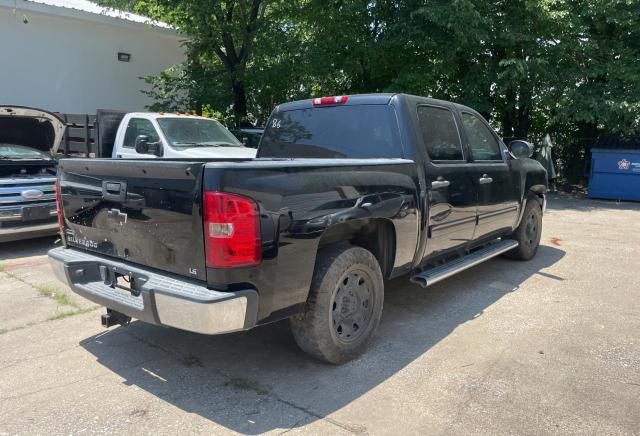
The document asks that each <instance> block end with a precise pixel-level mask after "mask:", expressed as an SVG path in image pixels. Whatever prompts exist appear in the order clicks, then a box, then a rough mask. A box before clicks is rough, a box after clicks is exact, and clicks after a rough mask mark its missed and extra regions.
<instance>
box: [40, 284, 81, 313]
mask: <svg viewBox="0 0 640 436" xmlns="http://www.w3.org/2000/svg"><path fill="white" fill-rule="evenodd" d="M36 290H37V291H38V293H39V294H40V295H42V296H43V297H47V298H51V299H52V300H54V301H55V302H56V303H58V304H59V305H60V306H70V307H74V308H76V309H79V308H80V306H78V303H76V302H75V301H73V299H71V297H70V296H69V295H67V294H65V293H64V292H61V291H59V290H58V289H56V288H53V287H51V286H38V287H37V288H36Z"/></svg>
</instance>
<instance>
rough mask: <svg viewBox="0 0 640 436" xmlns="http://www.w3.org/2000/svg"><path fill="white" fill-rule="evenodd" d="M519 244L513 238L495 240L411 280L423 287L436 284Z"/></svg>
mask: <svg viewBox="0 0 640 436" xmlns="http://www.w3.org/2000/svg"><path fill="white" fill-rule="evenodd" d="M517 246H518V243H517V242H516V241H513V240H511V239H506V240H502V241H500V242H495V243H493V244H491V245H489V246H488V247H485V248H481V249H480V250H478V251H474V252H473V253H471V254H467V255H466V256H464V257H461V258H459V259H455V260H452V261H450V262H447V263H445V264H443V265H439V266H436V267H434V268H431V269H428V270H426V271H423V272H421V273H420V274H416V275H415V276H413V277H411V281H412V282H413V283H417V284H419V285H420V286H422V287H423V288H426V287H427V286H431V285H434V284H436V283H438V282H439V281H440V280H444V279H446V278H447V277H451V276H452V275H454V274H456V273H459V272H460V271H464V270H465V269H469V268H471V267H472V266H476V265H477V264H479V263H482V262H484V261H485V260H488V259H491V258H492V257H496V256H498V255H500V254H502V253H504V252H506V251H509V250H512V249H514V248H516V247H517Z"/></svg>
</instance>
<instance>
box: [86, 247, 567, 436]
mask: <svg viewBox="0 0 640 436" xmlns="http://www.w3.org/2000/svg"><path fill="white" fill-rule="evenodd" d="M563 256H564V251H562V250H560V249H557V248H553V247H549V246H541V247H540V250H539V252H538V255H537V256H536V257H535V258H534V259H533V260H532V261H529V262H523V263H521V262H515V261H509V260H506V259H502V258H499V259H494V260H491V261H489V262H487V263H485V264H483V265H479V266H477V267H475V268H473V269H471V270H469V271H466V272H463V273H461V274H458V275H457V276H455V277H452V278H451V279H448V280H446V281H444V282H441V283H439V284H438V285H436V286H434V287H432V288H430V289H429V290H423V289H422V288H420V287H418V286H416V285H412V284H410V283H408V280H407V279H406V278H400V279H396V280H394V281H391V282H389V283H387V287H386V289H387V293H386V297H385V310H384V315H383V322H382V323H381V325H380V328H379V330H378V334H377V337H376V338H375V339H374V341H373V342H372V344H371V346H370V349H369V350H368V352H367V353H366V354H365V355H364V356H362V357H361V358H359V359H357V360H355V361H353V362H350V363H348V364H345V365H343V366H339V367H335V366H329V365H324V364H321V363H318V362H316V361H314V360H312V359H310V358H308V357H307V356H306V355H304V354H303V353H302V352H301V351H299V350H298V348H297V347H296V345H295V343H294V342H293V338H292V336H291V334H290V333H289V330H288V324H287V322H279V323H275V324H271V325H267V326H264V327H261V328H257V329H254V330H251V331H249V332H242V333H236V334H229V335H222V336H213V337H210V336H203V335H198V334H193V333H188V332H183V331H179V330H175V329H166V328H162V327H157V326H152V325H147V324H144V323H142V322H133V323H132V324H131V325H130V326H128V327H126V328H125V327H120V328H117V329H114V330H109V331H106V332H105V333H102V334H100V335H96V336H93V337H90V338H87V339H85V340H83V341H82V342H81V345H82V347H84V348H85V349H86V350H87V351H88V352H90V353H92V354H93V355H95V357H96V358H97V359H98V362H99V363H101V364H102V365H104V366H105V367H107V368H109V369H110V370H112V371H113V372H115V373H116V374H118V376H120V377H122V378H123V379H124V380H125V383H126V384H128V385H134V386H137V387H139V388H141V389H143V390H145V391H147V392H149V393H151V394H153V395H154V396H156V397H158V398H161V399H162V400H164V401H166V402H168V403H170V404H172V405H173V406H175V407H178V408H180V409H182V410H184V411H186V412H189V413H194V414H198V415H200V416H202V417H204V418H206V419H208V420H211V421H213V422H215V423H217V424H219V425H222V426H224V427H226V428H228V429H231V430H233V431H237V432H241V433H251V434H257V433H263V432H266V431H269V430H273V429H277V428H290V427H300V426H303V425H306V424H308V423H309V422H312V421H314V420H316V419H323V418H324V419H326V420H327V421H329V422H331V423H333V424H335V425H338V426H340V427H343V428H344V429H345V430H348V431H351V432H364V431H366V429H365V428H359V427H357V426H356V427H354V426H353V425H350V424H347V423H340V422H337V421H335V420H334V419H332V418H331V417H329V418H326V417H327V416H328V415H330V414H331V413H333V412H335V411H337V410H339V409H341V408H343V407H344V406H346V405H348V404H349V403H351V402H352V401H354V400H355V399H357V398H358V397H360V396H362V395H363V394H365V393H367V392H368V391H370V390H371V389H374V388H375V387H376V386H378V385H379V384H381V383H383V382H384V381H385V380H387V379H389V378H390V377H392V376H393V375H394V374H396V373H398V371H400V370H402V369H403V368H404V367H406V366H407V365H408V364H410V363H411V362H413V361H414V360H415V359H416V358H418V357H420V356H422V355H423V354H424V353H425V352H427V351H428V350H429V349H430V348H431V347H433V346H434V345H435V344H437V343H438V342H439V341H441V340H442V339H443V338H445V337H446V336H448V335H449V334H450V333H451V332H452V331H453V330H454V329H456V327H458V326H460V325H461V324H464V323H466V322H467V321H469V320H472V319H475V318H477V317H478V316H482V314H483V312H484V310H485V309H486V308H487V307H489V306H491V305H492V304H493V303H495V302H496V301H498V300H499V299H500V298H502V297H503V296H504V295H506V294H508V293H510V292H516V291H518V289H519V286H520V284H521V283H522V282H523V281H525V280H526V279H527V278H529V277H531V276H532V275H534V274H538V273H540V274H542V275H544V272H541V271H540V270H542V269H544V268H547V267H549V266H551V265H553V264H555V263H556V262H558V261H559V260H560V259H562V257H563ZM552 278H554V279H557V280H562V278H561V277H556V276H553V277H552ZM96 322H98V320H97V319H96Z"/></svg>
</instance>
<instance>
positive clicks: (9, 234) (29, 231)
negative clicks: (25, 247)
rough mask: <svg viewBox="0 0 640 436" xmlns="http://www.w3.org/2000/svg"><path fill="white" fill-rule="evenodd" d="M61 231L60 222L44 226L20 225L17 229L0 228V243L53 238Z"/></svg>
mask: <svg viewBox="0 0 640 436" xmlns="http://www.w3.org/2000/svg"><path fill="white" fill-rule="evenodd" d="M59 231H60V227H58V221H57V220H56V221H54V222H52V223H44V224H33V225H19V226H16V227H0V242H11V241H20V240H22V239H30V238H41V237H43V236H53V235H56V234H57V233H58V232H59Z"/></svg>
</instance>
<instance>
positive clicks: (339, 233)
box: [316, 218, 396, 278]
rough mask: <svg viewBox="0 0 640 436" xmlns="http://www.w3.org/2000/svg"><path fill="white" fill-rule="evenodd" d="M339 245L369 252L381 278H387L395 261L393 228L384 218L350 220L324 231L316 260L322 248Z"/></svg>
mask: <svg viewBox="0 0 640 436" xmlns="http://www.w3.org/2000/svg"><path fill="white" fill-rule="evenodd" d="M341 243H350V244H351V245H354V246H357V247H362V248H364V249H366V250H369V251H370V252H371V253H372V254H373V255H374V256H375V258H376V259H377V260H378V264H379V265H380V270H381V271H382V276H383V277H384V278H389V276H390V275H391V272H392V271H393V265H394V261H395V254H396V253H395V252H396V250H395V245H396V244H395V243H396V233H395V227H394V225H393V223H392V222H391V220H389V219H386V218H367V219H356V220H350V221H347V222H344V223H339V224H336V225H333V226H331V227H329V228H328V229H326V230H325V231H324V232H323V234H322V236H321V238H320V241H319V243H318V251H317V253H316V264H317V258H318V256H319V255H320V252H321V251H322V249H323V248H325V247H327V246H330V245H334V244H341Z"/></svg>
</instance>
